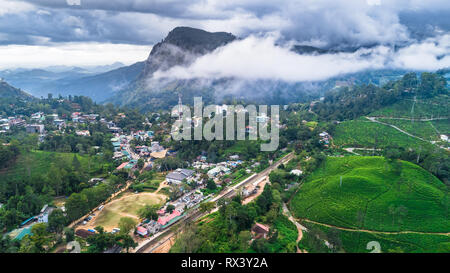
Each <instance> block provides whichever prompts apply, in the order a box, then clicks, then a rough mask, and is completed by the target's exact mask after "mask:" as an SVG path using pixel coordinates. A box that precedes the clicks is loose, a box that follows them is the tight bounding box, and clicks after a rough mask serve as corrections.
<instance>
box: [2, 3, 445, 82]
mask: <svg viewBox="0 0 450 273" xmlns="http://www.w3.org/2000/svg"><path fill="white" fill-rule="evenodd" d="M448 18H450V1H448V0H427V1H422V0H398V1H396V0H389V1H388V0H342V1H339V0H296V1H294V0H278V1H267V0H192V1H191V0H190V1H187V0H29V1H25V0H24V1H17V0H0V69H1V68H12V67H45V66H49V65H78V66H84V65H103V64H111V63H114V62H117V61H119V62H123V63H125V64H131V63H134V62H136V61H142V60H145V59H146V58H147V56H148V54H149V52H150V50H151V48H152V45H153V44H155V43H157V42H159V41H160V40H162V39H163V38H164V37H165V36H166V35H167V33H168V32H169V31H170V30H171V29H173V28H174V27H176V26H191V27H198V28H202V29H205V30H207V31H225V32H231V33H233V34H235V35H237V36H239V37H241V38H247V39H244V40H245V43H242V44H237V45H242V46H246V45H247V46H250V45H251V44H252V43H254V44H255V46H258V45H259V42H260V41H259V40H255V39H262V40H261V42H262V44H261V46H260V47H258V48H257V49H258V50H262V51H264V50H272V49H273V45H274V44H275V43H276V41H274V37H276V38H277V39H278V41H279V40H283V41H288V42H290V43H299V44H310V45H315V46H320V47H337V46H360V45H374V44H376V45H382V46H383V47H379V48H377V49H376V50H378V51H382V52H383V53H380V52H378V51H371V52H370V54H372V55H373V56H372V57H373V59H374V62H371V64H370V65H372V64H375V66H377V65H378V64H379V65H381V66H382V64H383V63H384V64H385V63H386V62H389V63H390V64H392V65H394V66H395V65H398V64H399V63H400V64H402V63H405V62H407V63H411V62H414V60H413V58H411V53H414V54H416V53H417V54H418V53H421V54H422V53H423V54H428V53H429V52H430V50H431V51H432V52H434V55H433V56H434V57H436V56H437V55H439V58H437V59H436V60H430V62H427V65H428V67H429V68H433V69H434V68H436V67H439V66H442V65H446V64H447V63H448V61H449V59H448V54H449V52H448V47H449V46H450V45H448V42H449V39H448V36H446V35H447V34H449V31H450V20H449V19H448ZM252 39H253V40H252ZM255 41H257V42H255ZM396 44H397V45H409V47H408V48H406V49H405V51H404V52H402V54H400V55H398V56H397V55H396V56H393V54H394V53H392V52H389V49H388V48H389V47H390V46H392V45H396ZM421 46H422V47H421ZM234 47H236V45H234ZM434 47H435V48H434ZM422 48H423V49H425V51H424V52H422V51H421V49H422ZM230 50H233V48H231V49H230ZM230 50H228V51H226V52H224V53H223V52H222V53H221V54H231V51H230ZM383 50H385V51H387V52H384V51H383ZM408 50H409V51H408ZM277 53H279V54H280V55H279V57H280V58H283V59H285V60H286V63H288V64H289V63H292V66H294V64H293V61H292V58H291V57H292V56H290V55H286V54H289V53H286V52H284V53H280V52H279V51H277V49H275V51H273V54H277ZM380 54H382V58H380ZM224 56H226V55H224ZM275 56H278V55H275ZM213 57H214V56H213ZM215 57H218V54H217V53H216V55H215ZM219 57H220V56H219ZM359 57H360V56H358V55H351V56H344V58H345V60H346V61H349V62H352V61H355V60H359V59H358V58H359ZM209 61H211V60H208V59H205V60H203V62H206V63H207V62H209ZM248 61H249V62H250V61H251V60H248ZM298 61H305V60H302V59H299V60H298ZM306 61H307V60H306ZM325 61H327V60H325ZM439 61H440V63H439ZM253 64H254V62H253ZM197 65H198V64H197ZM270 65H272V64H270ZM359 65H360V66H363V67H364V66H365V65H366V66H367V64H365V63H360V64H359ZM336 66H337V67H336V68H337V69H338V68H339V65H338V64H336ZM399 66H401V65H399ZM414 66H420V65H419V64H415V63H412V64H411V67H414ZM288 67H289V65H288ZM247 68H251V67H247ZM421 68H423V67H421ZM217 69H221V68H219V67H218V68H217ZM175 72H177V73H178V74H179V75H180V77H184V76H183V73H186V71H184V72H183V71H175ZM202 72H204V73H206V72H207V71H202ZM258 73H259V72H258ZM225 74H226V73H225ZM283 75H286V74H285V73H283ZM256 76H258V75H256ZM286 77H287V79H289V75H288V76H286Z"/></svg>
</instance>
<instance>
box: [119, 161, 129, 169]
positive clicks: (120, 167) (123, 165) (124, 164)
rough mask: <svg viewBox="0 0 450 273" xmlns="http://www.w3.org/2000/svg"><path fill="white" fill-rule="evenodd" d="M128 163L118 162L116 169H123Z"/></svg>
mask: <svg viewBox="0 0 450 273" xmlns="http://www.w3.org/2000/svg"><path fill="white" fill-rule="evenodd" d="M128 163H130V162H124V163H122V164H120V166H119V167H117V168H116V170H121V169H123V168H124V167H125V166H126V165H128Z"/></svg>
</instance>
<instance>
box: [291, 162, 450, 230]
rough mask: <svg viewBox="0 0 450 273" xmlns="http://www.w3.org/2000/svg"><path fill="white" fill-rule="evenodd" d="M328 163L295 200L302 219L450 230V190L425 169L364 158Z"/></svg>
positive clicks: (357, 226)
mask: <svg viewBox="0 0 450 273" xmlns="http://www.w3.org/2000/svg"><path fill="white" fill-rule="evenodd" d="M324 164H325V165H324V166H322V167H320V168H319V169H317V170H316V171H315V172H314V173H313V174H312V175H311V176H310V177H309V179H308V180H307V182H305V184H304V185H303V186H302V187H301V189H300V190H299V192H298V193H297V195H296V196H295V197H294V198H293V200H292V202H291V204H290V205H291V210H292V212H293V213H294V215H295V216H296V217H297V218H306V219H309V220H313V221H316V222H319V223H325V224H329V225H333V226H337V227H344V228H351V229H364V230H374V231H394V232H395V231H419V232H430V233H432V232H433V233H434V232H437V233H442V232H449V231H450V220H449V218H448V205H449V201H448V193H447V194H446V190H447V188H446V186H445V185H444V184H443V183H442V182H441V181H440V180H438V179H437V178H436V177H434V176H433V175H431V174H430V173H428V172H427V171H425V170H424V169H422V168H420V167H419V166H417V165H414V164H412V163H409V162H404V161H397V162H388V161H386V160H385V159H384V158H382V157H359V156H356V157H355V156H351V157H343V158H328V159H327V160H326V162H325V163H324ZM340 177H342V186H341V185H340Z"/></svg>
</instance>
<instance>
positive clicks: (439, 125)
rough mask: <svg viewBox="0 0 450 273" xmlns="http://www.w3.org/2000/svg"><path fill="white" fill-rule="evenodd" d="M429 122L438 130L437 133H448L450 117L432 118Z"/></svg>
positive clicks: (449, 131) (449, 130)
mask: <svg viewBox="0 0 450 273" xmlns="http://www.w3.org/2000/svg"><path fill="white" fill-rule="evenodd" d="M431 123H432V124H433V126H434V127H435V128H436V129H437V130H438V131H439V133H441V134H446V135H450V119H446V120H433V121H432V122H431Z"/></svg>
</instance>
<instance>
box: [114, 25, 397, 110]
mask: <svg viewBox="0 0 450 273" xmlns="http://www.w3.org/2000/svg"><path fill="white" fill-rule="evenodd" d="M236 39H238V38H236V37H235V36H234V35H233V34H230V33H225V32H214V33H213V32H207V31H204V30H200V29H195V28H189V27H177V28H175V29H173V30H172V31H170V32H169V34H168V35H167V37H166V38H164V39H163V40H162V41H161V42H160V43H158V44H156V45H155V46H154V47H153V49H152V51H151V52H150V55H149V57H148V59H147V60H146V61H145V65H144V69H143V71H142V73H141V74H140V75H139V77H138V78H137V80H136V81H134V82H132V83H131V84H130V85H129V86H128V87H126V88H125V89H123V90H121V91H120V92H116V93H115V95H114V96H113V97H111V99H109V100H107V101H108V102H113V103H115V104H117V105H122V106H130V107H136V108H139V109H140V110H142V111H147V110H158V109H166V110H167V109H169V108H170V107H171V106H174V105H176V104H177V102H178V94H181V95H182V100H183V103H186V104H190V105H192V103H193V97H195V96H201V97H202V99H203V102H204V103H205V104H206V103H231V102H233V101H245V102H247V103H254V104H279V105H282V104H287V103H289V102H293V101H295V102H305V101H308V100H311V99H317V98H318V97H320V96H322V95H323V94H324V92H325V91H327V90H329V89H331V88H333V87H335V86H336V85H337V83H338V82H341V83H342V82H346V83H349V84H357V83H360V82H362V83H368V82H372V83H375V84H382V83H384V82H386V81H387V80H391V79H395V78H396V77H398V73H396V72H393V71H387V70H386V71H378V72H376V73H373V71H364V72H359V73H354V74H349V75H344V76H339V77H335V78H333V79H329V80H326V81H321V82H296V83H292V82H284V81H279V80H241V79H237V78H220V79H204V78H202V79H199V78H197V79H186V80H180V79H171V78H158V79H155V78H154V77H153V75H154V73H155V72H156V71H166V70H168V69H170V68H172V67H174V66H188V65H190V64H192V63H193V62H194V61H195V60H196V59H197V58H198V57H200V56H202V55H204V54H207V53H210V52H212V51H214V50H216V49H218V48H219V47H221V46H224V45H227V44H228V43H231V42H233V41H235V40H236ZM291 50H292V51H293V52H296V53H297V54H308V55H310V54H313V55H318V54H327V53H337V52H353V51H354V50H356V49H353V48H347V49H340V50H336V49H321V48H316V47H312V46H307V45H295V46H293V47H292V49H291Z"/></svg>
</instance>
